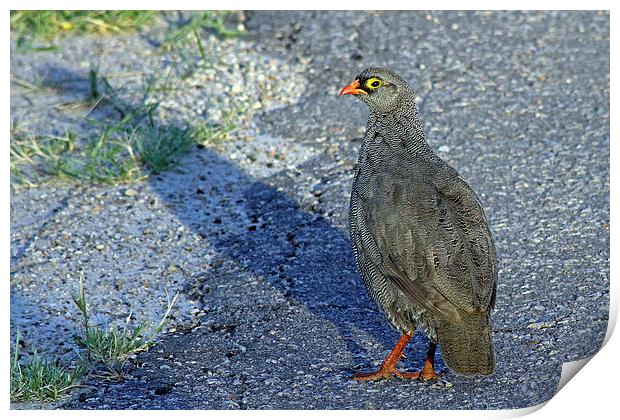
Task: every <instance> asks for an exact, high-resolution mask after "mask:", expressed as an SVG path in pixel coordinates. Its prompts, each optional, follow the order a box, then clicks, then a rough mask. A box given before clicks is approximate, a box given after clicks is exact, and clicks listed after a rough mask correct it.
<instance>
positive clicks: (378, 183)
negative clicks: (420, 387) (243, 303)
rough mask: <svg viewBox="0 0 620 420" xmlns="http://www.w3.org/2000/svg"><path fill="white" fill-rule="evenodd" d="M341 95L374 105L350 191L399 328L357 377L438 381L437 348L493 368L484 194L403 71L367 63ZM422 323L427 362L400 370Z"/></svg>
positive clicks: (370, 277)
mask: <svg viewBox="0 0 620 420" xmlns="http://www.w3.org/2000/svg"><path fill="white" fill-rule="evenodd" d="M339 95H340V96H342V95H354V96H355V97H357V98H358V99H359V100H361V101H362V102H364V103H366V105H368V107H369V109H370V114H369V117H368V121H367V124H366V132H365V135H364V139H363V142H362V145H361V147H360V151H359V156H358V161H357V164H356V165H355V167H354V176H353V184H352V188H351V201H350V206H349V230H350V236H351V245H352V250H353V255H354V258H355V262H356V266H357V269H358V272H359V273H360V276H361V278H362V280H363V282H364V285H365V287H366V289H367V291H368V293H369V295H370V296H371V297H372V298H373V300H374V301H376V303H377V304H378V306H379V308H380V309H381V310H382V312H383V313H384V314H385V315H386V316H387V318H388V320H389V322H390V324H391V325H392V327H393V328H395V329H396V330H397V331H398V332H399V333H400V334H401V336H400V338H399V340H398V342H397V343H396V345H395V346H394V348H393V349H392V351H391V352H390V353H389V355H388V356H387V357H386V359H385V360H384V361H383V363H382V364H381V366H380V367H379V369H378V370H376V371H373V372H355V373H354V375H353V379H356V380H360V381H363V380H380V379H391V378H394V377H397V378H400V379H414V380H434V379H437V378H438V377H439V375H440V373H438V372H437V371H436V370H435V352H436V347H437V345H439V347H440V349H441V353H442V355H443V360H444V362H445V364H446V365H447V367H448V368H449V369H450V370H451V371H453V372H454V373H456V374H459V375H463V376H476V375H484V376H487V375H491V374H493V373H494V371H495V354H494V349H493V341H492V337H491V335H492V327H491V311H492V310H493V308H494V305H495V300H496V290H497V277H498V275H497V256H496V250H495V244H494V241H493V237H492V235H491V232H490V229H489V224H488V221H487V218H486V215H485V212H484V209H483V207H482V204H481V201H480V199H479V197H478V195H477V194H476V193H475V191H474V190H473V189H472V188H471V187H470V186H469V184H468V183H467V182H466V181H465V179H464V178H463V177H462V176H461V175H459V173H458V172H457V171H456V170H455V169H454V168H453V167H451V166H450V165H449V164H448V163H446V162H445V161H444V160H442V159H441V158H440V157H439V156H438V155H437V154H436V153H435V152H434V151H433V149H432V148H431V147H430V145H429V144H428V143H427V140H426V136H425V134H424V130H423V127H422V122H421V120H420V116H419V114H418V110H417V107H416V102H415V94H414V91H413V90H412V89H411V88H410V87H409V85H408V84H407V83H406V81H405V80H404V79H403V78H402V77H400V76H399V75H398V74H396V73H395V72H393V71H391V70H389V69H386V68H381V67H370V68H367V69H365V70H364V71H362V72H361V73H360V74H359V75H358V76H357V77H356V78H355V80H354V81H353V82H352V83H351V84H349V85H347V86H345V87H344V88H343V89H342V90H341V91H340V93H339ZM416 328H418V329H419V330H420V331H422V332H423V333H424V334H426V336H427V337H428V338H429V347H428V351H427V354H426V359H425V361H424V364H423V367H422V369H421V370H420V371H415V372H406V371H401V370H399V369H397V367H396V365H397V363H398V361H399V360H400V358H401V357H402V355H403V352H404V349H405V346H406V345H407V343H408V342H409V340H410V339H411V338H412V336H413V335H414V333H415V331H416Z"/></svg>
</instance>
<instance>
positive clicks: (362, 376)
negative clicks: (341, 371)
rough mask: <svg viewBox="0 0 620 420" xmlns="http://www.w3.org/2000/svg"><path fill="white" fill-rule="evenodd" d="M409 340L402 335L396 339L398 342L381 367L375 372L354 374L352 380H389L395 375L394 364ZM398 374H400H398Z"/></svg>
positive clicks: (408, 336) (406, 335)
mask: <svg viewBox="0 0 620 420" xmlns="http://www.w3.org/2000/svg"><path fill="white" fill-rule="evenodd" d="M409 340H411V336H410V335H409V334H403V335H401V336H400V338H399V339H398V342H397V343H396V345H395V346H394V348H393V349H392V351H391V352H390V354H388V357H386V358H385V360H384V361H383V363H382V364H381V367H380V368H379V370H378V371H376V372H368V373H366V372H356V373H354V374H353V379H356V380H358V381H375V380H377V379H390V378H391V377H392V375H394V374H397V373H396V372H398V371H397V370H396V363H398V361H399V360H400V358H401V356H402V355H403V351H404V350H405V346H406V345H407V343H408V342H409ZM398 373H400V372H398Z"/></svg>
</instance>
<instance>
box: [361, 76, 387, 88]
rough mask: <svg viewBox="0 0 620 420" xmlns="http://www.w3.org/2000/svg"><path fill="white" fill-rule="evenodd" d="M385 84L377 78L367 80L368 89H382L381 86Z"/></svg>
mask: <svg viewBox="0 0 620 420" xmlns="http://www.w3.org/2000/svg"><path fill="white" fill-rule="evenodd" d="M382 84H383V81H382V80H381V79H379V78H377V77H371V78H370V79H368V80H366V83H365V85H366V87H367V88H369V89H373V90H374V89H378V88H379V87H381V85H382Z"/></svg>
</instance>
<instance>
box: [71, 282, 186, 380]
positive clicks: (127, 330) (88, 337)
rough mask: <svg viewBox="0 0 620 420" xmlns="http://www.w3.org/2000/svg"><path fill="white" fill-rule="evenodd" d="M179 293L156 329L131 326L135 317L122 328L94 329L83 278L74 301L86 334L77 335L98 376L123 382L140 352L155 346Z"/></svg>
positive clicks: (129, 317)
mask: <svg viewBox="0 0 620 420" xmlns="http://www.w3.org/2000/svg"><path fill="white" fill-rule="evenodd" d="M177 297H178V293H177V294H176V295H175V296H174V298H173V299H172V300H170V299H168V304H167V307H166V311H165V313H164V315H163V317H162V319H161V321H160V322H159V324H158V325H157V326H156V327H154V328H153V327H151V326H150V325H149V324H148V323H146V322H141V323H138V324H137V325H135V326H133V327H131V326H130V323H131V314H129V316H128V317H127V319H126V320H125V324H124V325H123V326H122V327H118V326H112V327H110V328H108V329H102V328H99V327H93V326H92V325H91V324H90V312H89V311H88V306H87V302H86V295H85V292H84V278H83V277H80V284H79V288H78V291H77V293H76V294H75V295H74V296H73V301H74V302H75V304H76V306H77V307H78V309H79V311H80V313H81V315H82V330H83V332H82V334H81V335H79V336H76V342H77V344H78V345H79V346H80V347H82V348H83V349H85V350H86V354H87V356H88V360H89V362H90V363H92V364H93V366H94V368H95V373H94V374H95V376H98V377H100V378H104V379H108V380H115V381H118V380H121V379H122V377H123V371H124V368H125V364H126V363H127V361H128V360H129V358H130V357H131V356H132V355H134V354H137V353H139V352H143V351H146V350H148V349H149V347H151V346H152V345H153V344H154V340H155V337H156V336H157V334H159V333H160V332H161V331H162V330H163V327H164V323H165V322H166V319H167V318H168V315H169V314H170V311H171V310H172V307H173V306H174V303H175V302H176V299H177Z"/></svg>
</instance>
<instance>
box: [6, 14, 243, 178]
mask: <svg viewBox="0 0 620 420" xmlns="http://www.w3.org/2000/svg"><path fill="white" fill-rule="evenodd" d="M155 13H158V12H148V13H147V12H142V11H132V12H127V13H125V12H89V11H75V12H71V11H69V12H62V11H58V12H56V11H13V12H12V13H11V28H12V29H13V30H15V31H17V32H18V33H19V34H22V33H28V34H29V36H36V37H39V38H41V39H46V37H52V36H54V34H56V32H58V31H61V32H62V31H76V32H78V33H83V32H88V31H99V32H106V31H113V32H118V31H120V30H122V29H123V28H130V27H131V26H132V24H133V25H134V26H139V25H142V24H145V23H147V22H149V21H150V20H152V19H153V17H154V16H155ZM232 14H233V13H231V12H224V11H205V12H194V13H191V14H190V15H189V18H185V19H184V20H181V21H179V22H176V23H174V24H173V29H172V30H171V32H170V34H169V35H168V36H167V37H166V38H165V40H164V41H163V43H162V49H163V50H169V51H174V54H173V55H175V56H176V57H177V58H179V57H181V59H179V60H177V61H178V63H175V64H174V65H173V67H172V68H171V69H170V70H169V71H167V72H166V74H162V73H159V74H155V75H154V76H151V77H145V78H144V80H143V84H142V92H141V94H138V97H137V98H136V97H134V98H132V99H131V100H129V99H128V98H127V97H126V95H125V94H122V93H121V92H120V91H119V90H118V89H116V88H114V87H113V86H112V84H111V83H110V82H109V80H108V79H107V78H106V77H105V76H103V75H101V74H100V72H99V66H98V65H91V68H90V69H89V71H88V87H87V91H85V92H84V98H83V99H82V100H77V101H74V102H70V103H65V104H61V105H62V106H64V107H65V108H70V109H71V110H72V111H75V110H79V109H83V110H84V112H85V114H84V116H83V120H85V121H89V122H90V123H91V127H92V128H93V129H92V130H88V132H84V133H78V132H75V131H66V132H65V133H64V134H62V135H57V134H55V135H35V134H33V133H31V132H29V131H27V130H23V129H20V128H19V127H13V128H12V129H11V138H10V139H11V147H10V156H11V161H10V170H11V185H12V186H13V187H14V188H16V189H19V188H33V187H37V186H39V185H42V184H44V183H47V182H50V181H54V180H61V181H62V180H67V181H80V182H91V183H101V184H119V183H128V182H135V181H140V180H143V179H145V178H147V177H149V176H150V175H151V174H156V173H159V172H161V171H164V170H167V169H170V168H172V167H174V166H175V165H176V164H177V163H178V162H179V159H180V158H181V156H183V155H184V154H185V153H186V152H187V151H188V150H189V149H190V148H191V146H192V145H194V144H198V145H201V146H204V145H206V144H208V143H211V142H213V141H217V140H221V139H224V138H226V137H227V136H228V135H229V134H230V133H231V132H232V131H234V130H235V128H236V127H235V125H234V124H233V123H232V121H233V115H232V113H230V116H231V117H230V118H224V121H223V122H222V123H221V124H213V123H212V122H210V121H204V122H198V123H194V122H192V124H189V123H187V122H182V123H180V124H179V123H175V124H174V125H169V124H165V123H162V122H161V121H158V117H159V115H160V114H159V108H160V104H161V103H162V101H163V100H165V99H166V97H167V95H169V94H170V93H171V92H174V91H176V90H177V89H179V87H177V86H178V85H180V84H181V81H179V80H178V79H177V80H174V81H171V75H172V74H173V72H174V73H175V74H178V73H179V72H180V73H181V78H183V77H186V76H188V74H192V73H193V72H195V71H197V70H200V68H201V66H203V67H204V66H207V67H208V66H209V64H208V63H209V57H207V55H208V53H207V52H206V51H205V48H204V44H203V41H202V40H201V34H204V33H205V32H207V33H215V34H216V35H217V36H221V37H233V36H238V35H241V34H242V33H243V30H242V27H238V26H235V27H234V28H232V27H231V21H233V20H234V19H230V17H231V15H232ZM93 25H94V26H93ZM114 28H116V29H114ZM20 36H21V35H20ZM18 43H19V42H18ZM179 54H180V55H179ZM183 54H188V57H189V56H191V57H192V59H189V58H188V57H185V58H182V55H183ZM197 56H198V57H201V59H200V60H198V61H196V57H197ZM188 63H189V64H188ZM196 63H198V64H196ZM184 66H185V67H188V68H190V70H189V73H188V71H185V70H184V69H185V67H184ZM12 82H13V83H16V84H18V85H20V86H22V87H24V88H26V89H29V90H30V91H32V92H37V91H40V90H42V89H45V88H46V87H45V86H43V85H41V84H40V83H39V84H37V83H31V82H28V81H25V80H21V79H18V78H15V77H14V78H13V80H12ZM61 105H59V107H60V106H61ZM103 107H108V109H111V110H115V111H116V112H117V114H118V116H119V117H118V120H115V119H114V118H109V117H106V119H105V120H95V119H90V116H91V115H92V114H93V111H94V110H95V109H97V108H103Z"/></svg>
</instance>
